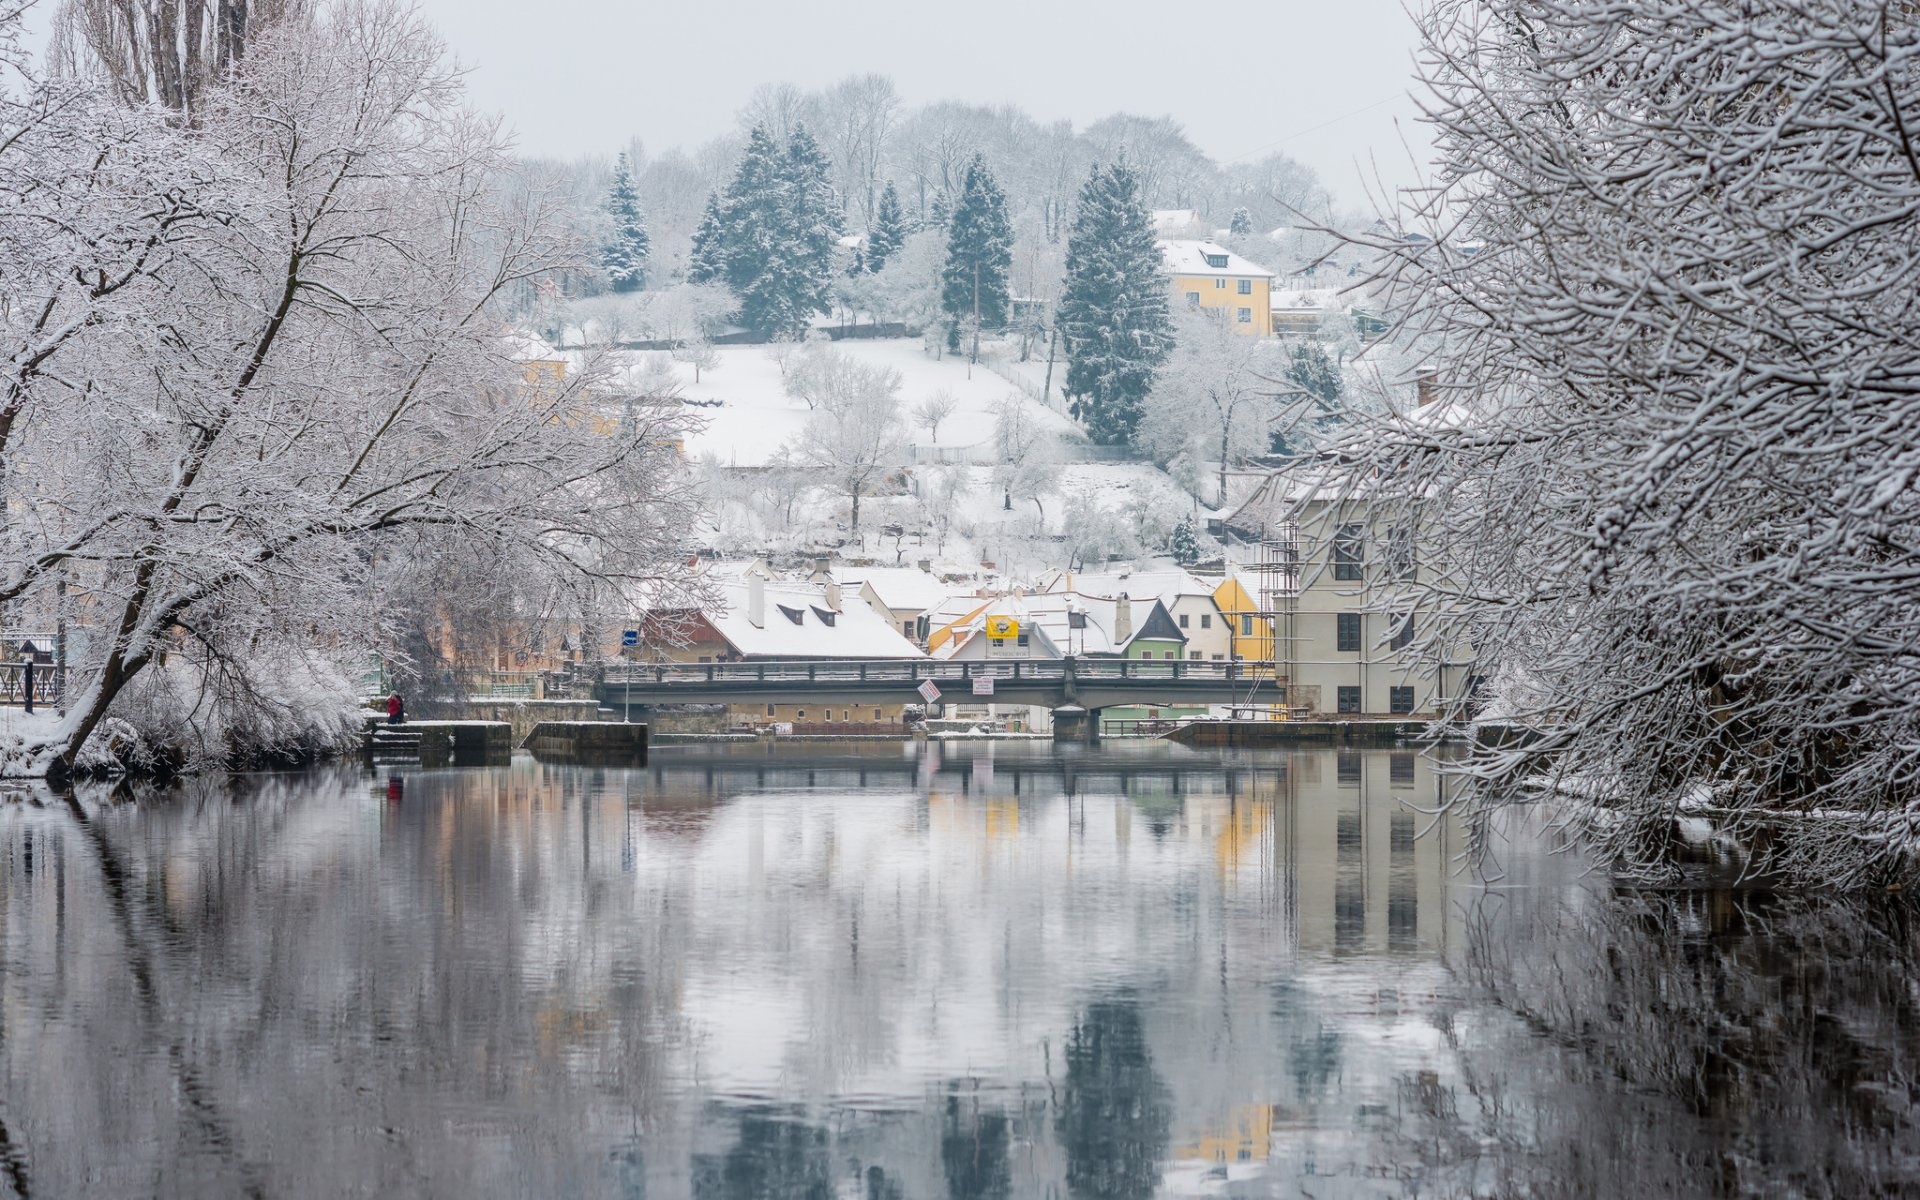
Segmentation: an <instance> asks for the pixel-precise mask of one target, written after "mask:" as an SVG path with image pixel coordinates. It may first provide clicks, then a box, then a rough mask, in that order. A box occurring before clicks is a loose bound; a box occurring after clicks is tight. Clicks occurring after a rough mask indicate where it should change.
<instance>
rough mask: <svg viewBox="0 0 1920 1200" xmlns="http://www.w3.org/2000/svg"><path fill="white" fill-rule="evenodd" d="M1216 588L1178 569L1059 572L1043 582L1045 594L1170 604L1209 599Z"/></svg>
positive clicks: (1188, 572) (1190, 573)
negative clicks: (1189, 598)
mask: <svg viewBox="0 0 1920 1200" xmlns="http://www.w3.org/2000/svg"><path fill="white" fill-rule="evenodd" d="M1215 586H1216V585H1214V584H1211V583H1208V582H1207V581H1205V580H1203V579H1200V578H1198V577H1197V576H1195V575H1194V574H1193V573H1192V572H1190V571H1184V570H1181V569H1180V568H1178V567H1172V568H1165V569H1160V570H1152V571H1101V572H1091V571H1083V572H1068V571H1061V572H1057V573H1055V574H1054V576H1053V577H1052V578H1051V579H1049V580H1047V582H1046V585H1045V588H1044V590H1045V591H1047V592H1049V593H1058V592H1079V593H1081V594H1082V595H1086V596H1105V597H1108V598H1112V597H1114V596H1127V597H1130V598H1132V599H1134V600H1159V601H1162V602H1163V603H1166V604H1172V603H1173V602H1174V601H1175V600H1176V599H1178V598H1179V597H1181V596H1205V597H1208V598H1209V599H1211V598H1212V596H1213V589H1214V587H1215Z"/></svg>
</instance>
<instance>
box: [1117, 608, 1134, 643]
mask: <svg viewBox="0 0 1920 1200" xmlns="http://www.w3.org/2000/svg"><path fill="white" fill-rule="evenodd" d="M1132 636H1133V601H1131V600H1129V599H1127V598H1126V597H1125V596H1121V597H1119V598H1118V599H1116V600H1115V601H1114V602H1113V645H1114V649H1116V650H1117V649H1119V648H1120V647H1122V646H1124V645H1126V644H1127V639H1128V638H1130V637H1132Z"/></svg>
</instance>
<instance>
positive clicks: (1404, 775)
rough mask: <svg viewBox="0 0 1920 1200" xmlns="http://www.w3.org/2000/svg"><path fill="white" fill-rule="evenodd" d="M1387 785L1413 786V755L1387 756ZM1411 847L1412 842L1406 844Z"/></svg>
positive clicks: (1396, 754)
mask: <svg viewBox="0 0 1920 1200" xmlns="http://www.w3.org/2000/svg"><path fill="white" fill-rule="evenodd" d="M1387 785H1388V786H1389V787H1397V788H1410V787H1412V786H1413V755H1412V754H1408V753H1395V754H1390V755H1388V756H1387ZM1408 848H1409V849H1411V848H1412V844H1411V843H1409V844H1408Z"/></svg>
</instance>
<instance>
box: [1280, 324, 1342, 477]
mask: <svg viewBox="0 0 1920 1200" xmlns="http://www.w3.org/2000/svg"><path fill="white" fill-rule="evenodd" d="M1285 374H1286V378H1287V382H1289V383H1291V384H1293V385H1295V386H1296V387H1298V388H1299V389H1300V390H1301V391H1303V392H1305V393H1306V394H1307V395H1308V396H1309V397H1311V401H1310V404H1309V406H1308V407H1306V408H1304V409H1303V411H1302V413H1301V416H1300V418H1299V419H1298V420H1297V421H1294V422H1292V423H1291V425H1290V426H1288V427H1286V428H1276V429H1275V430H1274V431H1273V433H1272V434H1271V435H1270V437H1269V439H1268V443H1269V449H1271V450H1272V451H1273V452H1274V453H1275V454H1298V453H1302V452H1303V451H1304V450H1305V449H1306V447H1307V445H1309V444H1311V442H1312V441H1313V440H1314V439H1315V438H1316V437H1317V436H1318V435H1319V434H1320V433H1321V432H1323V431H1324V430H1325V429H1326V428H1327V426H1329V425H1331V424H1332V423H1333V419H1334V414H1335V413H1337V412H1338V411H1339V410H1340V396H1341V393H1342V392H1343V391H1344V390H1345V389H1344V388H1343V387H1342V385H1341V382H1340V368H1339V367H1336V366H1334V365H1333V360H1332V359H1331V358H1329V357H1327V352H1326V350H1325V349H1324V348H1322V347H1321V345H1320V343H1318V342H1297V343H1295V344H1294V346H1293V349H1292V351H1291V352H1290V353H1289V354H1288V356H1287V367H1286V372H1285ZM1290 433H1294V434H1298V435H1300V436H1299V437H1290V436H1289V434H1290ZM1296 443H1299V444H1296Z"/></svg>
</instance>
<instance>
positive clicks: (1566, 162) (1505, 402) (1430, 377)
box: [1303, 0, 1920, 887]
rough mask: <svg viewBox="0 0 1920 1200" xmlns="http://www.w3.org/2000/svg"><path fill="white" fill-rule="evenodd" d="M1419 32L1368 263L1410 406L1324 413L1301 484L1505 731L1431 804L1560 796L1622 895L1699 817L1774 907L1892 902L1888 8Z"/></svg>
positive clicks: (1912, 188)
mask: <svg viewBox="0 0 1920 1200" xmlns="http://www.w3.org/2000/svg"><path fill="white" fill-rule="evenodd" d="M1423 29H1424V35H1425V43H1426V44H1425V49H1424V52H1423V61H1424V62H1425V63H1426V64H1427V65H1426V74H1427V78H1428V82H1429V86H1430V88H1431V91H1432V93H1433V95H1432V98H1431V99H1430V100H1429V102H1428V108H1429V111H1430V112H1432V113H1433V117H1432V120H1433V122H1434V126H1435V129H1436V132H1437V135H1438V137H1437V150H1438V155H1439V160H1440V161H1439V165H1438V167H1437V168H1436V169H1435V170H1434V172H1433V174H1432V178H1434V179H1436V180H1438V181H1441V184H1442V186H1441V188H1440V190H1439V191H1438V192H1437V193H1435V194H1432V195H1429V196H1423V197H1422V199H1421V202H1420V206H1419V207H1418V208H1417V209H1416V210H1414V211H1409V212H1406V213H1403V214H1402V216H1401V221H1402V223H1403V224H1405V225H1407V226H1408V227H1409V228H1417V229H1418V230H1419V231H1420V232H1422V233H1423V234H1425V235H1426V238H1427V239H1428V240H1426V241H1424V242H1418V241H1414V240H1410V239H1407V238H1405V237H1401V236H1397V235H1393V234H1390V235H1386V236H1380V237H1376V238H1371V239H1368V240H1369V242H1370V244H1371V245H1372V246H1373V248H1374V249H1376V250H1377V251H1378V252H1379V253H1381V254H1382V255H1384V256H1386V263H1385V265H1384V266H1383V268H1382V276H1381V283H1382V286H1384V287H1387V288H1389V289H1391V290H1390V295H1391V297H1392V299H1393V301H1394V303H1395V315H1396V317H1397V318H1398V330H1399V333H1398V336H1399V338H1400V339H1401V341H1402V343H1403V344H1404V345H1405V346H1406V348H1407V350H1408V352H1409V354H1410V355H1413V356H1414V357H1415V362H1416V364H1417V365H1416V370H1417V372H1419V373H1420V374H1422V375H1424V376H1425V377H1426V378H1425V380H1424V381H1423V382H1424V384H1425V386H1423V387H1422V388H1421V391H1422V393H1424V395H1423V396H1422V399H1425V400H1427V401H1429V402H1428V403H1426V404H1424V405H1420V406H1415V405H1413V404H1407V405H1404V406H1401V410H1400V411H1398V412H1396V413H1393V414H1390V415H1387V416H1384V417H1382V416H1377V415H1374V416H1370V415H1369V414H1367V413H1365V412H1364V411H1360V410H1359V409H1358V407H1357V406H1352V405H1350V406H1349V408H1350V409H1351V410H1352V411H1351V412H1350V413H1349V415H1348V417H1347V420H1348V421H1349V422H1352V423H1354V425H1355V426H1356V428H1355V429H1354V431H1353V433H1352V436H1349V437H1346V438H1344V439H1343V440H1342V442H1341V443H1340V445H1339V447H1338V448H1339V451H1340V454H1339V457H1338V458H1337V459H1335V460H1330V461H1332V462H1337V463H1339V464H1346V465H1343V466H1342V467H1341V468H1340V469H1339V470H1338V472H1337V474H1335V475H1334V476H1332V477H1330V478H1325V477H1323V478H1321V479H1319V480H1318V482H1320V483H1323V484H1325V485H1327V486H1330V487H1335V488H1339V489H1342V490H1344V491H1345V492H1346V493H1348V494H1350V495H1351V496H1353V497H1355V498H1356V500H1357V501H1360V502H1364V503H1366V504H1367V505H1368V506H1369V507H1370V509H1371V510H1372V512H1373V519H1374V520H1375V521H1376V522H1377V523H1379V524H1381V525H1383V526H1389V527H1390V526H1392V525H1395V524H1400V525H1403V526H1405V527H1406V528H1408V529H1409V531H1410V533H1411V535H1412V543H1413V544H1414V545H1416V546H1417V547H1418V548H1419V551H1420V555H1421V558H1420V561H1419V563H1418V580H1417V582H1414V581H1405V580H1403V581H1402V582H1401V585H1400V587H1401V590H1402V591H1403V592H1405V593H1408V594H1407V595H1406V596H1405V598H1404V599H1396V600H1394V601H1392V602H1393V603H1404V602H1405V601H1406V600H1413V601H1417V602H1418V603H1419V604H1421V605H1422V606H1424V607H1425V609H1426V610H1427V611H1429V612H1430V613H1431V614H1432V615H1431V616H1430V617H1429V618H1428V619H1427V620H1426V621H1425V622H1424V623H1423V625H1422V629H1421V632H1420V634H1419V637H1418V640H1417V641H1416V645H1418V646H1421V647H1423V648H1424V652H1425V654H1426V655H1427V658H1428V661H1429V663H1431V664H1433V665H1435V666H1437V665H1438V664H1440V663H1442V662H1445V661H1449V660H1451V661H1455V662H1458V661H1460V655H1461V654H1462V652H1463V651H1464V650H1465V649H1466V648H1468V647H1471V651H1472V657H1473V666H1472V668H1471V669H1472V671H1473V673H1474V674H1475V675H1476V676H1479V677H1481V678H1483V679H1484V680H1485V681H1486V687H1485V689H1484V694H1485V696H1486V698H1487V699H1489V700H1490V701H1491V702H1492V703H1494V704H1495V705H1497V706H1498V708H1497V711H1498V712H1499V714H1500V715H1501V716H1502V717H1504V718H1505V719H1508V720H1511V721H1513V722H1515V723H1517V724H1520V725H1523V726H1527V727H1529V728H1530V729H1531V730H1532V731H1533V736H1532V737H1530V738H1529V739H1528V740H1527V741H1526V743H1525V744H1518V743H1513V744H1508V745H1505V746H1503V747H1499V748H1494V747H1488V746H1484V745H1482V746H1479V747H1477V748H1475V749H1474V750H1473V751H1472V755H1473V757H1472V759H1471V761H1470V764H1469V765H1470V769H1471V770H1472V773H1473V776H1474V778H1475V779H1476V780H1477V781H1478V782H1477V786H1475V787H1473V788H1470V789H1468V790H1467V791H1466V792H1465V794H1464V799H1463V803H1465V804H1468V805H1471V806H1472V808H1471V815H1472V816H1473V817H1474V818H1476V819H1485V818H1487V817H1488V816H1489V814H1490V811H1491V809H1490V807H1489V806H1490V805H1492V804H1496V803H1498V802H1500V801H1501V800H1503V799H1504V798H1506V797H1508V796H1510V795H1512V794H1513V793H1514V792H1515V791H1516V790H1526V789H1530V788H1534V787H1538V786H1540V785H1542V784H1543V783H1546V784H1550V783H1552V782H1554V781H1556V780H1558V781H1567V782H1569V783H1577V791H1578V793H1579V795H1580V796H1581V797H1582V798H1583V803H1582V804H1581V805H1580V806H1579V807H1576V808H1572V809H1571V810H1568V811H1570V813H1571V819H1573V820H1574V821H1575V822H1576V823H1577V824H1578V825H1579V826H1580V827H1581V828H1582V829H1584V830H1585V831H1586V832H1587V833H1588V834H1589V835H1591V836H1592V837H1593V838H1594V839H1595V840H1596V841H1597V843H1598V845H1599V847H1600V848H1601V850H1602V852H1603V853H1605V854H1608V855H1609V856H1610V857H1611V859H1612V860H1613V861H1614V862H1615V863H1617V864H1618V865H1619V866H1621V867H1623V868H1625V869H1628V870H1632V871H1635V872H1639V873H1646V874H1661V873H1665V872H1668V871H1670V870H1671V869H1672V858H1671V847H1672V845H1673V843H1674V826H1675V821H1676V819H1677V818H1681V817H1696V818H1700V819H1704V820H1707V821H1709V822H1712V823H1713V824H1715V825H1716V826H1717V827H1718V829H1719V832H1720V833H1721V834H1722V835H1723V836H1725V837H1728V838H1730V839H1732V840H1734V841H1735V842H1736V843H1738V844H1741V845H1744V846H1745V847H1746V848H1747V849H1749V850H1750V851H1752V852H1753V853H1755V854H1756V855H1758V856H1759V864H1758V865H1760V866H1762V867H1764V868H1769V869H1775V870H1779V871H1783V872H1785V873H1787V874H1788V875H1789V876H1791V877H1796V878H1801V879H1808V880H1815V881H1818V882H1819V883H1820V884H1821V885H1823V886H1839V887H1848V886H1858V885H1863V884H1881V883H1886V882H1889V881H1891V880H1894V879H1896V878H1900V877H1902V876H1904V877H1905V878H1907V879H1909V880H1910V879H1911V878H1912V877H1913V873H1914V868H1915V850H1916V848H1917V847H1920V843H1917V842H1916V838H1915V833H1914V830H1915V829H1916V828H1920V599H1916V588H1915V580H1916V579H1920V490H1916V488H1915V480H1916V479H1920V442H1917V441H1916V438H1915V436H1914V431H1915V430H1916V429H1920V357H1917V356H1916V354H1915V347H1916V345H1917V344H1920V310H1916V308H1915V306H1914V302H1913V298H1914V296H1915V294H1916V292H1917V291H1920V256H1916V255H1915V253H1914V247H1915V246H1916V245H1920V203H1917V201H1920V156H1916V153H1915V147H1914V141H1913V136H1912V130H1913V119H1914V114H1916V113H1920V22H1916V20H1915V19H1914V14H1913V11H1912V6H1911V5H1908V4H1904V3H1892V2H1867V3H1792V4H1766V5H1755V4H1750V3H1745V2H1743V0H1674V2H1672V3H1665V4H1660V5H1611V6H1609V5H1597V6H1596V5H1594V4H1590V3H1586V2H1584V0H1439V2H1438V3H1436V4H1434V5H1433V6H1432V8H1431V9H1430V11H1429V12H1428V14H1427V15H1426V17H1425V18H1424V21H1423ZM1303 469H1304V468H1303ZM1402 611H1405V610H1404V609H1402ZM1467 715H1468V711H1467V709H1466V708H1465V706H1464V705H1463V706H1462V707H1461V708H1460V709H1457V710H1456V712H1455V716H1456V717H1459V718H1463V719H1464V718H1465V717H1466V716H1467Z"/></svg>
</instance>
